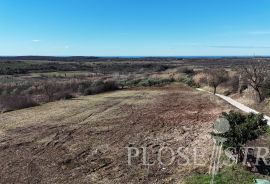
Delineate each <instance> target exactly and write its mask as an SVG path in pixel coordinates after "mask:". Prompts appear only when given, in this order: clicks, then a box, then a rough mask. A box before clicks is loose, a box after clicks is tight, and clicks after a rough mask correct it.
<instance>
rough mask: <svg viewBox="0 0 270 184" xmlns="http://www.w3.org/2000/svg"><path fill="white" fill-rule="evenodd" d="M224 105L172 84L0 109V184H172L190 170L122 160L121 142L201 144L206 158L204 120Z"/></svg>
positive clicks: (208, 141)
mask: <svg viewBox="0 0 270 184" xmlns="http://www.w3.org/2000/svg"><path fill="white" fill-rule="evenodd" d="M230 109H232V108H231V107H230V106H228V105H226V104H224V102H223V101H221V100H219V99H218V98H216V97H214V96H211V95H209V94H203V93H200V92H197V91H195V90H193V89H191V88H189V87H186V86H182V85H179V84H174V85H170V86H166V87H155V88H144V89H136V90H123V91H117V92H110V93H104V94H99V95H94V96H86V97H80V98H76V99H73V100H68V101H58V102H51V103H48V104H44V105H42V106H38V107H33V108H29V109H23V110H18V111H13V112H8V113H5V114H1V115H0V130H1V131H0V140H1V141H0V167H1V171H0V175H1V178H0V183H7V182H13V183H36V182H42V183H64V182H68V183H108V182H109V183H128V182H130V183H177V182H180V181H181V180H182V178H183V176H185V175H188V174H189V173H191V172H193V171H194V170H198V168H197V167H195V166H193V165H190V166H186V167H182V168H180V167H179V166H177V165H172V166H169V167H166V168H165V169H164V168H162V167H160V166H158V165H154V166H152V167H150V168H146V167H143V166H142V165H141V161H140V160H139V159H138V160H134V165H133V166H128V165H127V151H126V149H125V147H127V146H128V145H130V144H132V145H134V146H138V147H139V146H147V147H148V148H152V149H153V150H156V149H158V148H159V147H160V146H163V145H167V146H170V147H172V148H173V149H177V148H178V147H184V148H185V149H184V152H185V153H187V154H188V155H190V154H191V153H192V149H193V148H194V147H195V146H201V147H203V148H204V150H203V151H204V152H205V153H206V155H205V157H204V159H203V160H206V161H207V160H209V153H211V151H209V150H211V143H212V141H211V139H210V136H209V132H210V131H211V125H212V121H213V120H214V119H215V118H217V117H218V116H219V114H220V113H221V112H222V111H228V110H230ZM149 157H150V159H154V158H155V154H154V155H153V154H150V155H149ZM164 159H165V160H166V159H168V157H167V156H166V155H165V158H164ZM192 159H193V158H192V157H191V160H192ZM15 163H17V164H15ZM10 164H12V166H10ZM206 170H207V169H206V168H200V171H201V172H205V171H206ZM15 171H16V172H15Z"/></svg>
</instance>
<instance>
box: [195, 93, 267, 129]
mask: <svg viewBox="0 0 270 184" xmlns="http://www.w3.org/2000/svg"><path fill="white" fill-rule="evenodd" d="M198 90H199V91H204V92H207V93H210V92H209V91H206V90H203V89H200V88H198ZM211 94H213V93H211ZM216 96H218V97H220V98H222V99H223V100H225V101H226V102H228V103H230V104H231V105H233V106H234V107H236V108H238V109H240V110H241V111H243V112H246V113H255V114H259V113H260V112H258V111H256V110H254V109H251V108H249V107H248V106H245V105H244V104H241V103H239V102H237V101H236V100H233V99H232V98H230V97H228V96H224V95H221V94H216ZM264 118H265V119H266V120H267V121H268V125H269V126H270V117H269V116H264Z"/></svg>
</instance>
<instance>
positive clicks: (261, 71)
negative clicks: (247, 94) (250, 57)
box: [240, 60, 269, 102]
mask: <svg viewBox="0 0 270 184" xmlns="http://www.w3.org/2000/svg"><path fill="white" fill-rule="evenodd" d="M240 71H241V73H242V76H243V77H244V78H245V79H246V81H247V84H248V85H249V86H251V87H252V88H253V89H254V91H255V92H256V93H257V95H258V98H259V102H262V101H263V100H264V98H265V97H264V94H263V88H264V86H265V84H266V82H267V80H268V78H269V74H268V72H269V68H268V67H267V66H266V65H265V64H264V63H261V62H260V61H259V60H258V61H257V62H255V61H254V62H251V63H249V64H248V65H245V66H242V67H241V69H240Z"/></svg>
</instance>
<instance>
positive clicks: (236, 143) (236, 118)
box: [212, 111, 268, 161]
mask: <svg viewBox="0 0 270 184" xmlns="http://www.w3.org/2000/svg"><path fill="white" fill-rule="evenodd" d="M222 117H223V118H225V119H226V120H227V121H228V123H229V126H230V127H229V128H230V129H229V130H228V131H227V132H225V133H214V132H213V133H212V135H213V136H218V137H222V138H225V139H226V141H225V142H224V148H229V147H230V148H235V153H236V154H237V155H238V158H237V160H238V161H242V159H243V158H242V155H241V148H242V146H243V145H245V144H246V143H247V142H248V141H253V140H255V139H257V138H259V137H260V136H261V135H263V134H265V133H266V132H267V127H268V126H267V120H265V119H264V116H263V115H262V114H253V113H250V114H248V115H244V114H241V113H238V112H234V111H231V112H230V113H225V112H224V113H222Z"/></svg>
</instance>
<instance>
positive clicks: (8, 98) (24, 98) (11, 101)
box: [0, 95, 38, 111]
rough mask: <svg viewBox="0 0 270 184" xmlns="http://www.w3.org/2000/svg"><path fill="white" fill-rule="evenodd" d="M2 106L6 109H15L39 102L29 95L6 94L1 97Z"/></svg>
mask: <svg viewBox="0 0 270 184" xmlns="http://www.w3.org/2000/svg"><path fill="white" fill-rule="evenodd" d="M0 101H1V103H0V106H1V109H3V110H4V111H13V110H17V109H23V108H28V107H33V106H37V105H38V104H37V103H36V102H35V101H34V100H33V99H32V98H31V97H30V96H28V95H5V96H1V97H0Z"/></svg>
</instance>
